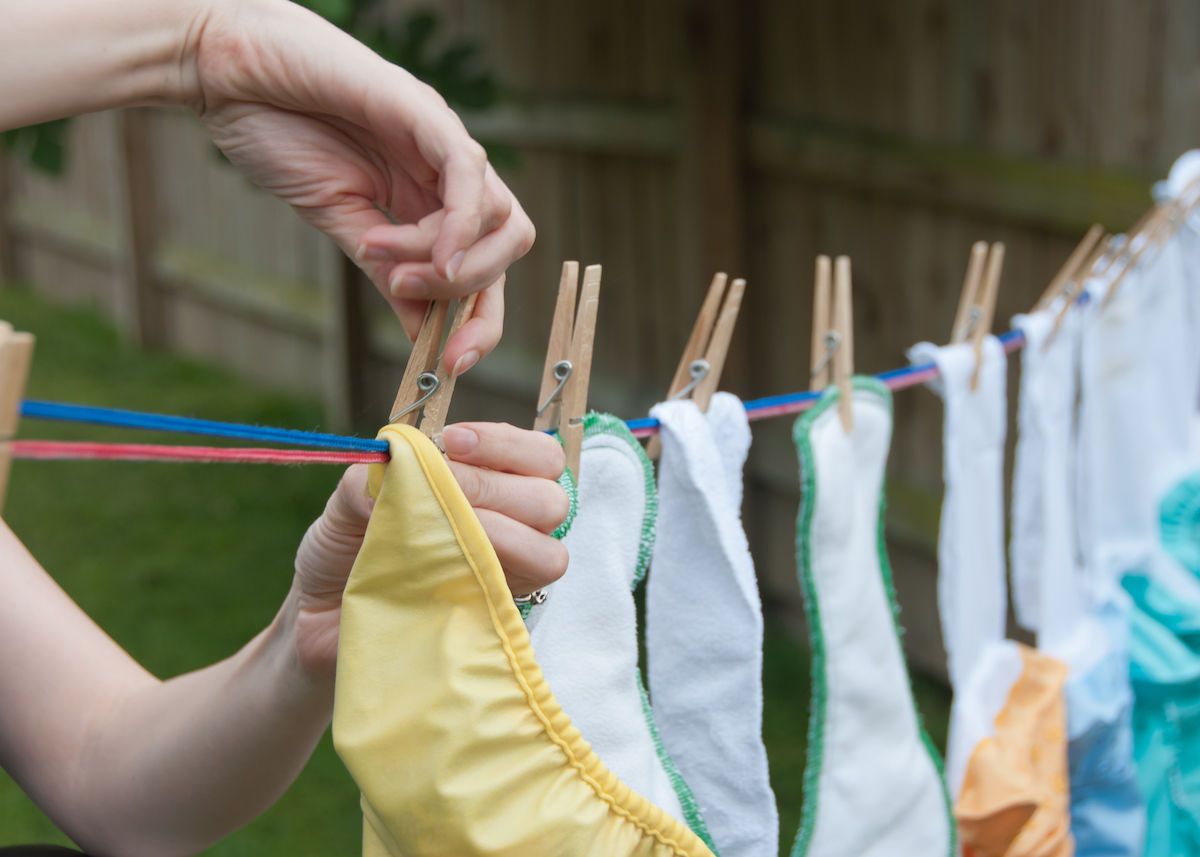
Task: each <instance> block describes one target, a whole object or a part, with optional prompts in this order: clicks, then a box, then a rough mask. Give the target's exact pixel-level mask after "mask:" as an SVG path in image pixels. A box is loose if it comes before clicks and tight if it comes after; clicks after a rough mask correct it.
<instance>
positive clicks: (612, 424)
mask: <svg viewBox="0 0 1200 857" xmlns="http://www.w3.org/2000/svg"><path fill="white" fill-rule="evenodd" d="M601 434H604V435H610V436H612V437H618V438H620V439H621V440H623V441H625V442H626V443H627V444H628V445H629V448H630V449H632V450H633V451H634V454H635V455H636V456H637V458H638V460H639V461H640V462H641V464H642V473H643V476H644V478H645V481H644V483H643V484H644V487H645V492H646V511H645V514H644V515H643V516H642V534H641V540H640V541H639V542H638V554H637V567H636V568H635V569H634V573H633V584H632V586H631V587H630V588H631V590H636V589H637V588H638V587H639V586H640V585H641V584H642V581H644V580H645V579H646V571H647V569H649V567H650V557H651V556H652V555H653V554H654V539H655V535H656V532H657V524H658V482H657V481H656V480H655V478H654V463H653V462H652V461H650V456H648V455H646V450H645V449H643V448H642V444H641V442H640V441H639V440H638V439H637V438H636V437H634V436H633V432H631V431H630V430H629V427H628V426H626V425H625V422H624V420H622V419H620V418H619V417H615V416H613V415H612V414H601V413H597V412H596V411H591V412H589V413H588V414H587V415H586V416H585V417H584V418H583V437H584V439H585V440H586V439H587V438H589V437H595V436H597V435H601ZM637 685H638V693H639V694H640V695H641V699H642V716H643V717H644V718H645V720H646V728H647V729H649V730H650V738H651V740H652V741H653V742H654V752H655V753H657V754H658V761H659V763H660V764H661V765H662V767H663V771H665V772H666V775H667V779H668V780H669V781H670V783H671V788H672V789H674V790H675V796H676V797H677V798H679V805H680V807H682V809H683V820H684V821H685V822H686V823H687V826H688V827H689V828H691V830H692V832H693V833H695V834H696V836H698V837H700V839H701V840H702V841H703V842H704V844H705V845H707V846H708V847H709V849H710V850H711V851H712V852H713V854H716V853H717V848H716V845H714V844H713V841H712V836H711V835H710V834H709V832H708V825H706V824H705V823H704V817H703V815H702V814H701V812H700V804H699V803H698V802H697V801H696V795H695V794H694V793H693V792H692V789H691V786H689V785H688V784H687V781H686V780H684V778H683V774H681V773H680V772H679V768H678V766H676V764H675V760H674V759H672V758H671V756H670V754H669V753H667V748H666V747H665V746H663V742H662V737H661V736H660V735H659V732H658V724H657V723H656V722H655V720H654V709H653V707H652V706H651V704H650V694H649V693H647V692H646V683H645V680H644V679H643V678H642V671H641V669H638V670H637Z"/></svg>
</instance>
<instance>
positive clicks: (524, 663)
mask: <svg viewBox="0 0 1200 857" xmlns="http://www.w3.org/2000/svg"><path fill="white" fill-rule="evenodd" d="M388 433H393V434H395V435H397V436H398V437H400V438H402V439H403V440H404V441H405V442H406V443H407V444H408V445H409V446H410V447H411V448H412V450H413V452H414V453H415V454H416V460H417V464H418V465H419V466H420V468H421V471H422V472H423V473H424V474H425V478H426V480H427V481H428V482H429V487H430V489H431V490H432V491H433V495H434V497H435V498H436V499H437V502H438V505H439V506H440V507H441V509H442V511H443V513H444V514H445V515H446V520H447V522H448V523H449V524H450V528H451V529H452V530H453V532H454V536H455V539H456V540H457V541H458V544H459V547H460V548H462V551H463V555H464V556H465V557H466V560H467V563H468V564H469V565H470V567H471V571H472V573H473V574H474V576H475V581H476V583H478V584H479V588H480V590H481V591H482V593H483V596H484V600H485V601H486V603H487V607H488V613H489V615H490V616H491V619H492V627H493V629H494V630H495V632H496V634H497V635H498V636H499V638H500V642H501V645H502V647H503V649H504V652H505V655H506V656H507V658H508V661H509V666H510V667H511V668H512V671H513V677H514V678H515V679H516V680H517V683H518V685H520V687H521V690H522V692H523V693H524V695H525V698H526V700H527V701H528V703H529V709H530V711H531V713H532V714H533V715H534V717H536V718H537V719H538V720H539V721H540V722H541V724H542V727H543V729H544V730H545V733H546V736H547V737H548V738H549V739H550V740H551V741H552V742H553V743H554V744H556V745H557V746H558V747H559V748H561V749H562V751H563V753H564V755H565V756H566V758H567V762H568V764H569V765H570V766H571V767H573V768H574V769H575V770H576V771H578V772H579V775H580V777H581V778H582V779H583V781H584V782H585V783H586V784H587V785H588V786H589V787H590V788H591V789H592V791H593V792H595V794H596V796H597V797H598V798H600V799H601V800H603V801H604V802H605V803H606V804H608V807H609V810H610V811H611V812H612V813H613V814H614V815H616V816H617V817H619V818H621V819H623V820H625V821H627V822H629V823H630V824H633V825H634V826H636V827H637V828H638V829H639V830H641V831H642V832H643V833H644V834H645V835H647V836H650V837H652V838H654V839H655V840H656V841H658V842H659V843H660V844H662V845H663V846H665V847H667V848H669V849H671V850H672V851H673V852H674V853H675V854H677V855H679V857H715V856H714V855H713V853H712V851H710V850H709V848H708V846H706V845H705V844H704V843H703V842H702V841H701V840H700V838H699V837H697V836H696V835H695V834H694V833H693V832H692V831H691V830H689V829H688V828H687V827H686V826H685V825H684V824H683V823H682V822H680V821H678V820H676V819H675V818H672V817H671V816H670V815H669V814H668V813H667V812H665V811H664V810H663V809H662V808H661V807H659V806H657V805H655V804H653V803H651V802H650V801H649V800H647V799H646V798H645V797H643V796H642V795H640V794H637V793H636V792H634V791H633V790H632V789H631V788H629V786H627V785H626V784H625V783H623V782H621V780H620V779H619V778H618V777H617V776H616V774H614V773H613V772H612V771H610V770H609V769H608V768H607V766H605V765H604V763H603V761H601V759H600V758H599V757H598V756H597V755H596V754H595V752H594V751H593V750H592V748H591V746H590V745H589V744H588V743H587V741H585V740H584V738H583V735H582V734H581V733H580V732H579V730H578V729H576V728H575V727H574V725H573V724H572V723H571V720H570V718H569V717H568V716H567V715H566V713H565V712H564V711H563V710H562V706H560V705H559V703H558V700H557V699H555V698H554V694H553V692H552V691H551V690H550V687H549V685H548V684H547V683H546V680H545V678H544V677H543V676H542V671H541V667H539V666H538V663H537V659H536V658H535V657H534V653H533V646H532V644H531V643H530V641H529V633H528V631H527V629H526V627H525V622H524V621H523V620H522V619H521V614H520V613H519V612H518V611H517V607H516V605H515V604H514V603H513V600H512V593H511V592H510V591H509V589H508V584H507V583H506V582H505V580H504V573H503V571H502V570H501V568H500V560H499V559H498V558H497V557H496V552H495V550H494V549H493V548H492V545H491V542H490V541H488V538H487V534H486V533H484V531H483V527H482V526H481V525H480V523H479V520H478V518H476V517H475V512H474V511H473V510H472V509H471V505H470V503H468V502H467V499H466V497H465V496H464V495H463V493H462V490H461V489H460V488H459V486H458V482H457V481H455V479H454V475H453V474H452V473H451V472H450V468H449V467H448V466H447V465H446V461H445V459H444V458H443V456H442V453H441V452H440V451H439V450H438V449H437V447H436V446H434V444H433V442H432V441H430V440H429V439H428V438H427V437H425V435H423V434H421V432H419V431H418V430H417V429H415V428H413V427H412V426H405V425H389V426H385V427H384V428H383V429H382V430H381V431H380V433H379V436H380V438H384V435H385V434H388ZM384 439H386V438H384ZM381 469H382V467H381ZM380 481H381V480H380V478H379V474H372V479H371V491H372V493H373V494H376V493H377V492H378V486H379V482H380Z"/></svg>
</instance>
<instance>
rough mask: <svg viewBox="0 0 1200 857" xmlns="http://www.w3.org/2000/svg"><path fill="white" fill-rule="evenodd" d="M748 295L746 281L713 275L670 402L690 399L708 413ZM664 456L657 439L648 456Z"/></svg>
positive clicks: (649, 446)
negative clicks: (743, 303) (743, 298)
mask: <svg viewBox="0 0 1200 857" xmlns="http://www.w3.org/2000/svg"><path fill="white" fill-rule="evenodd" d="M727 286H728V288H726V287H727ZM745 293H746V281H745V280H744V279H741V278H740V277H739V278H737V279H735V280H733V281H732V282H730V281H729V277H728V276H727V275H726V274H723V273H717V274H714V275H713V278H712V281H711V282H710V283H709V284H708V293H707V294H706V295H705V296H704V303H702V304H701V305H700V312H699V314H697V316H696V321H695V323H694V324H693V325H692V332H691V334H690V335H689V336H688V340H687V344H686V345H685V346H684V348H683V354H682V355H681V356H680V358H679V365H678V366H676V367H675V376H674V377H673V378H672V379H671V386H670V387H669V388H668V389H667V400H668V401H670V400H672V399H689V398H690V399H691V400H692V401H693V402H695V403H696V405H697V406H698V407H699V408H700V410H701V411H707V410H708V405H709V402H710V401H712V397H713V393H715V392H716V391H717V388H718V386H719V385H720V383H721V373H722V372H723V371H724V369H725V359H726V358H727V357H728V356H729V344H730V342H732V341H733V329H734V327H736V326H737V319H738V313H739V312H740V311H741V309H742V297H743V296H744V295H745ZM661 452H662V441H661V440H659V438H658V436H657V435H654V436H652V437H651V438H650V440H649V442H648V443H647V444H646V453H647V455H649V456H650V457H651V458H658V456H659V454H661Z"/></svg>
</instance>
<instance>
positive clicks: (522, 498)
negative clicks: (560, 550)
mask: <svg viewBox="0 0 1200 857" xmlns="http://www.w3.org/2000/svg"><path fill="white" fill-rule="evenodd" d="M449 466H450V472H452V473H453V474H454V478H455V479H456V480H458V485H459V487H460V488H462V491H463V494H464V495H465V496H466V498H467V501H468V502H469V503H470V504H471V506H472V507H474V508H475V509H476V510H478V509H489V510H491V511H493V512H499V513H500V514H501V515H504V516H505V517H508V518H512V519H513V520H514V521H520V522H521V523H522V524H525V525H526V526H528V527H531V528H532V529H535V530H537V531H538V532H540V533H552V532H554V531H555V530H556V529H558V528H559V526H561V525H562V522H563V521H564V520H566V517H567V512H568V511H569V510H570V501H569V500H568V499H567V492H565V491H564V490H563V489H562V488H561V487H560V486H559V484H558V483H557V482H552V481H550V480H549V479H539V478H537V477H534V476H516V475H514V474H512V473H502V472H500V471H498V470H487V469H486V468H482V467H475V466H473V465H470V464H460V463H458V462H457V461H450V462H449Z"/></svg>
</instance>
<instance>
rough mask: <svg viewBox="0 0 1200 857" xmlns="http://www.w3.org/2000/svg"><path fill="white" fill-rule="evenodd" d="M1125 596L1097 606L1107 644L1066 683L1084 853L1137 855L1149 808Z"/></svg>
mask: <svg viewBox="0 0 1200 857" xmlns="http://www.w3.org/2000/svg"><path fill="white" fill-rule="evenodd" d="M1124 601H1125V599H1117V598H1107V599H1105V600H1103V601H1102V602H1101V604H1100V605H1099V606H1098V607H1096V608H1094V609H1093V610H1092V611H1091V615H1090V616H1089V618H1088V621H1090V622H1094V623H1095V629H1096V631H1097V632H1098V635H1099V636H1101V637H1102V639H1103V645H1105V646H1106V647H1107V648H1106V650H1105V653H1104V655H1103V656H1102V657H1100V659H1099V660H1097V661H1096V662H1095V663H1093V664H1092V665H1091V666H1089V667H1088V668H1086V669H1084V670H1083V671H1081V672H1079V673H1075V674H1072V675H1071V676H1070V677H1069V678H1068V680H1067V685H1066V699H1067V735H1068V736H1069V739H1070V743H1069V745H1068V751H1067V755H1068V759H1069V762H1070V778H1071V834H1072V835H1073V836H1074V837H1075V854H1076V855H1077V857H1138V855H1140V854H1141V853H1142V846H1143V844H1144V839H1145V835H1146V834H1145V827H1146V810H1145V805H1144V804H1143V803H1142V795H1141V790H1140V789H1139V788H1138V779H1137V768H1136V767H1135V766H1134V764H1133V693H1132V692H1131V690H1130V685H1129V649H1128V645H1127V644H1128V636H1129V626H1128V622H1129V618H1128V607H1127V606H1126V605H1125V604H1124Z"/></svg>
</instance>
